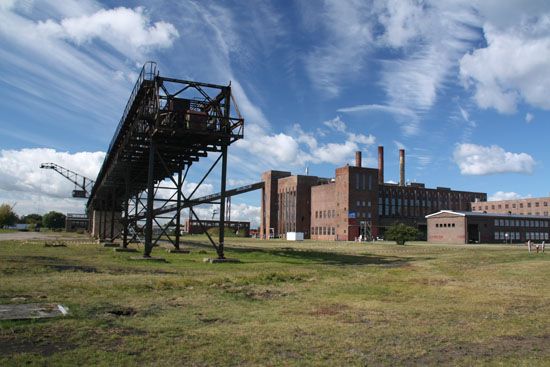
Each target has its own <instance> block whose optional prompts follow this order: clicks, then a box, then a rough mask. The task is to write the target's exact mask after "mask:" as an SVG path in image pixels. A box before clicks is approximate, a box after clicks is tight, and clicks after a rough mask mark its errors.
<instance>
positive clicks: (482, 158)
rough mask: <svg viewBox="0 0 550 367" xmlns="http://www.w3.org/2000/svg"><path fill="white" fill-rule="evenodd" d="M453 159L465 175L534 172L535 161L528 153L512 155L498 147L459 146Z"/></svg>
mask: <svg viewBox="0 0 550 367" xmlns="http://www.w3.org/2000/svg"><path fill="white" fill-rule="evenodd" d="M453 158H454V161H455V163H456V164H457V165H458V167H459V168H460V173H461V174H463V175H490V174H495V173H527V174H530V173H532V172H533V168H534V166H535V160H534V159H533V157H531V156H530V155H529V154H527V153H511V152H507V151H505V150H504V149H503V148H501V147H499V146H498V145H491V146H489V147H486V146H482V145H476V144H458V145H457V146H456V148H455V150H454V154H453Z"/></svg>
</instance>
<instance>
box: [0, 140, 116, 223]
mask: <svg viewBox="0 0 550 367" xmlns="http://www.w3.org/2000/svg"><path fill="white" fill-rule="evenodd" d="M104 156H105V153H104V152H79V153H69V152H58V151H56V150H54V149H45V148H36V149H21V150H1V151H0V172H2V175H0V201H15V202H18V212H19V213H20V214H27V213H28V212H31V211H49V210H60V211H64V212H68V211H75V210H77V211H78V212H82V211H83V210H84V204H85V203H84V202H83V201H82V200H78V199H71V198H70V197H71V193H72V190H74V189H75V185H74V184H72V183H71V182H70V181H69V180H67V179H66V178H64V177H63V176H61V175H60V174H58V173H57V172H55V171H53V170H50V169H41V168H40V164H41V163H49V162H53V163H56V164H58V165H60V166H62V167H65V168H67V169H70V170H72V171H75V172H78V173H79V174H81V175H84V176H86V177H88V178H91V179H95V177H96V176H97V173H98V172H99V168H100V167H101V164H102V162H103V158H104ZM21 211H22V212H21Z"/></svg>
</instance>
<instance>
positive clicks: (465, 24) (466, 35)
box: [375, 0, 478, 135]
mask: <svg viewBox="0 0 550 367" xmlns="http://www.w3.org/2000/svg"><path fill="white" fill-rule="evenodd" d="M375 9H376V12H377V14H378V22H379V23H380V24H381V25H382V27H383V33H382V35H381V36H380V37H379V38H378V39H377V42H378V44H379V45H380V46H382V47H390V48H394V49H396V50H398V51H399V52H400V53H401V54H402V55H403V56H401V57H400V58H397V59H393V60H387V61H382V77H381V80H380V82H379V84H380V86H381V87H382V88H383V89H384V90H385V91H386V95H387V98H388V102H387V105H388V106H391V107H392V108H400V109H407V110H412V111H414V113H415V115H416V118H408V119H407V118H403V117H401V118H397V122H399V123H400V125H401V127H402V130H403V133H404V134H406V135H415V134H418V133H419V132H420V130H419V123H420V119H421V116H422V114H423V113H425V112H426V111H428V110H429V109H431V108H432V106H433V105H434V104H435V103H436V100H437V96H438V92H439V90H441V89H442V88H443V87H444V86H445V85H446V84H447V83H448V82H449V81H450V80H452V79H451V78H452V77H453V73H452V71H453V69H454V68H455V67H456V60H457V59H458V58H459V57H460V56H461V55H463V54H464V52H465V51H466V50H467V49H468V48H469V47H470V44H471V43H472V42H473V41H474V40H476V39H477V38H478V34H477V33H476V32H475V31H473V30H472V26H476V25H477V24H478V19H477V18H476V16H475V11H474V10H473V9H472V8H470V7H468V6H464V4H460V3H456V2H453V1H445V2H431V1H429V2H417V1H397V0H395V1H376V2H375ZM397 117H399V116H397Z"/></svg>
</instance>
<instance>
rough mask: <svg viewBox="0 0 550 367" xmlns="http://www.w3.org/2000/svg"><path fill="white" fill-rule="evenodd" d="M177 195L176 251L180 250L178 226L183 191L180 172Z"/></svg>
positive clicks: (179, 173)
mask: <svg viewBox="0 0 550 367" xmlns="http://www.w3.org/2000/svg"><path fill="white" fill-rule="evenodd" d="M177 186H178V187H177V190H178V194H177V197H176V233H175V235H176V243H175V246H176V249H178V250H179V249H180V225H181V190H182V189H183V187H182V186H183V181H182V177H181V170H179V171H178V185H177Z"/></svg>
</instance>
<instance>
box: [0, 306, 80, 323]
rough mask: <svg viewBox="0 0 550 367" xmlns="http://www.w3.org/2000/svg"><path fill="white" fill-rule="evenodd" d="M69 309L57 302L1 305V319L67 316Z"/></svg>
mask: <svg viewBox="0 0 550 367" xmlns="http://www.w3.org/2000/svg"><path fill="white" fill-rule="evenodd" d="M68 313H69V311H68V309H67V308H66V307H64V306H62V305H58V304H55V303H21V304H14V305H0V320H28V319H44V318H51V317H58V316H65V315H67V314H68Z"/></svg>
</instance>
